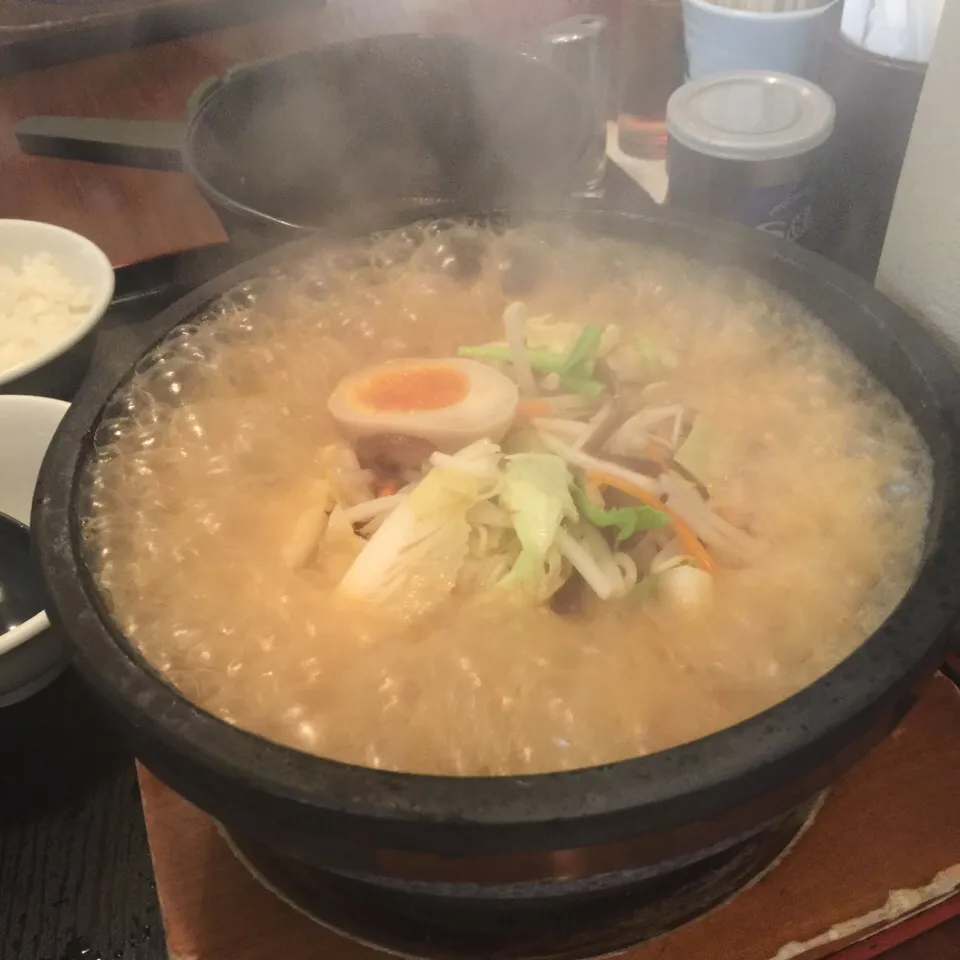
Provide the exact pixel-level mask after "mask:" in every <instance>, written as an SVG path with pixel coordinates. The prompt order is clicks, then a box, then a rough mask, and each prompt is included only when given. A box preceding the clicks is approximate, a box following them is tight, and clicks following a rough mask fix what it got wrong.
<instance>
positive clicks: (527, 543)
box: [500, 453, 577, 592]
mask: <svg viewBox="0 0 960 960" xmlns="http://www.w3.org/2000/svg"><path fill="white" fill-rule="evenodd" d="M571 482H572V480H571V476H570V469H569V468H568V467H567V464H566V463H565V462H564V461H563V460H561V459H560V457H556V456H554V455H553V454H550V453H520V454H517V455H515V456H513V457H510V458H508V459H507V462H506V464H505V466H504V470H503V481H502V486H501V489H500V504H501V506H503V507H504V508H505V509H506V510H507V512H508V513H509V514H510V517H511V520H512V521H513V529H514V530H515V531H516V534H517V539H518V540H519V541H520V556H519V557H518V558H517V561H516V563H515V564H514V566H513V568H512V569H511V571H510V572H509V573H508V574H507V575H506V577H504V579H503V580H502V581H501V583H502V584H504V585H510V584H524V585H527V586H529V587H532V588H533V589H534V591H536V592H539V589H540V586H541V582H542V581H543V579H544V578H545V576H546V561H547V553H548V551H549V550H550V549H551V547H553V543H554V540H556V537H557V533H558V531H559V530H560V526H561V524H562V523H563V521H564V520H565V519H567V518H570V519H574V518H575V517H576V513H577V511H576V508H575V507H574V505H573V500H572V499H571V498H570V486H571Z"/></svg>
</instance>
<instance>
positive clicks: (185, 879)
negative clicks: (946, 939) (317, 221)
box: [140, 676, 960, 960]
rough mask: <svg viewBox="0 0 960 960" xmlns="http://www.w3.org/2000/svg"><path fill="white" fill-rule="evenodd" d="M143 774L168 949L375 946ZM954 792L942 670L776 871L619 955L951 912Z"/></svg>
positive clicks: (838, 946)
mask: <svg viewBox="0 0 960 960" xmlns="http://www.w3.org/2000/svg"><path fill="white" fill-rule="evenodd" d="M140 784H141V792H142V796H143V806H144V814H145V817H146V823H147V832H148V835H149V838H150V846H151V851H152V856H153V861H154V868H155V871H156V877H157V890H158V894H159V897H160V905H161V909H162V911H163V916H164V922H165V926H166V932H167V942H168V947H169V950H170V955H171V957H172V958H173V960H262V958H264V957H274V956H276V957H283V958H284V960H316V958H323V960H377V958H382V956H383V955H382V954H376V953H374V952H373V951H371V950H369V949H367V948H365V947H361V946H358V945H357V944H354V943H351V942H349V941H347V940H344V939H342V938H340V937H338V936H337V935H336V934H334V933H331V932H329V931H327V930H324V929H323V928H321V927H319V926H317V925H316V924H314V923H313V922H311V921H310V920H308V919H307V918H305V917H303V916H301V915H300V914H298V913H296V912H295V911H294V910H292V909H291V908H290V907H288V906H286V905H285V904H284V903H282V902H281V901H279V900H278V899H276V898H275V897H273V896H272V895H271V894H269V893H268V892H267V891H266V890H264V889H263V888H262V887H260V886H259V885H258V883H257V882H256V881H255V880H254V879H253V878H252V877H251V876H250V875H249V874H248V873H247V872H246V870H245V869H244V868H243V867H242V866H241V865H240V863H239V862H238V861H237V860H236V859H235V858H234V857H233V855H232V854H231V852H230V850H229V849H228V847H227V846H226V844H225V843H224V841H223V840H222V839H221V837H220V835H219V834H218V833H217V830H216V828H215V827H214V825H213V823H212V822H211V821H210V819H209V818H208V817H207V816H206V815H205V814H203V813H201V812H200V811H199V810H197V809H196V808H194V807H192V806H190V805H189V804H188V803H187V802H186V801H184V800H183V799H181V798H180V797H178V796H177V795H176V794H174V793H173V792H172V791H170V790H169V789H168V788H167V787H165V786H164V785H163V784H161V783H160V782H159V781H158V780H156V779H155V778H154V777H152V776H151V775H150V774H149V773H147V772H146V771H144V770H141V771H140ZM958 798H960V691H958V690H957V688H956V687H955V686H954V685H953V684H952V683H951V682H950V681H949V680H947V679H946V678H945V677H942V676H938V677H937V678H936V679H935V680H934V682H933V683H931V684H930V686H929V687H928V689H927V691H926V693H925V694H924V696H923V698H922V700H921V701H920V703H919V704H918V706H917V707H916V708H915V709H914V710H913V712H912V713H911V714H910V716H909V717H908V718H907V720H906V721H905V722H904V723H903V725H902V726H901V727H900V728H899V729H898V730H897V731H895V733H894V734H893V735H892V736H891V737H889V738H888V739H887V740H886V741H885V742H884V743H883V744H881V746H879V747H878V748H877V749H876V750H875V751H874V752H873V753H872V754H871V755H870V756H869V757H867V758H866V759H865V760H864V761H862V762H861V763H860V764H859V765H858V766H857V767H856V768H855V769H854V770H853V771H851V772H850V773H849V774H848V775H847V776H846V777H845V778H844V779H843V780H842V781H841V782H840V783H838V784H837V785H836V786H835V787H834V788H833V790H832V791H831V793H830V795H829V797H828V798H827V801H826V803H825V804H824V806H823V808H822V810H821V811H820V814H819V816H818V817H817V819H816V821H815V823H814V824H813V826H812V827H811V828H810V829H809V830H808V831H807V833H806V834H805V835H804V836H803V837H802V838H801V839H800V841H799V842H798V843H797V845H796V847H795V848H794V850H793V851H792V852H791V853H790V854H789V856H787V857H786V859H785V860H784V861H783V863H782V864H781V865H780V866H779V867H778V868H777V869H776V870H774V871H773V872H771V873H770V874H769V875H768V876H766V877H765V878H764V879H762V880H761V881H760V882H758V883H757V884H756V885H755V886H753V887H751V888H750V889H748V890H746V891H744V892H743V893H741V894H740V895H739V896H738V897H736V898H735V899H734V900H733V901H732V902H730V903H728V904H727V905H726V906H724V907H722V908H720V909H718V910H716V911H715V912H713V913H712V914H710V915H708V916H707V917H704V918H703V919H701V920H699V921H698V922H696V923H693V924H690V925H689V926H687V927H684V928H682V929H680V930H678V931H676V932H674V933H673V934H671V935H670V936H668V937H665V938H663V939H661V940H659V941H656V942H654V943H650V944H646V945H644V946H641V947H638V948H636V949H635V950H633V951H631V952H629V953H628V954H626V955H625V958H626V960H823V958H825V957H830V956H835V955H836V954H837V953H838V951H841V950H843V949H845V948H847V949H849V950H851V951H852V952H851V953H850V954H849V956H844V957H843V960H866V958H867V957H876V956H878V955H879V954H880V953H882V952H883V951H884V950H887V949H890V948H891V947H894V946H896V945H897V944H898V943H901V942H902V941H903V940H904V939H905V938H907V937H914V936H918V935H919V934H920V933H922V932H923V931H924V930H926V929H929V928H930V927H931V926H933V925H934V924H936V923H941V922H944V921H946V920H949V919H950V918H951V917H953V916H955V915H957V914H960V893H958V891H960V802H958ZM898 929H899V931H900V932H899V933H898ZM853 945H856V946H853ZM943 956H949V954H944V955H943ZM956 956H960V945H958V951H957V954H956ZM837 960H840V958H839V957H838V958H837Z"/></svg>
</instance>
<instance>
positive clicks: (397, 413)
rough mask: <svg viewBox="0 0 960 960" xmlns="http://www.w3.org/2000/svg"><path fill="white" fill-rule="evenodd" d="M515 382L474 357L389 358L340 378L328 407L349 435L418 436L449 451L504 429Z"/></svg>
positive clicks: (512, 410)
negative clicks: (442, 358) (440, 358)
mask: <svg viewBox="0 0 960 960" xmlns="http://www.w3.org/2000/svg"><path fill="white" fill-rule="evenodd" d="M519 399H520V398H519V391H518V389H517V385H516V384H515V383H514V382H513V381H512V380H511V379H510V378H509V377H506V376H504V375H503V374H502V373H500V372H499V371H498V370H495V369H494V368H493V367H488V366H486V365H485V364H483V363H479V362H477V361H476V360H461V359H457V358H451V359H449V360H415V359H409V360H393V361H390V362H388V363H384V364H380V365H379V366H376V367H367V368H366V369H364V370H361V371H360V372H359V373H356V374H353V375H352V376H349V377H346V378H344V379H343V380H341V381H340V383H339V384H338V385H337V387H336V389H335V390H334V391H333V393H332V394H331V395H330V400H329V408H330V413H331V414H333V416H334V418H335V419H336V421H337V423H338V424H339V425H340V429H341V430H342V431H343V433H344V435H345V436H347V437H348V438H349V439H354V440H356V439H359V438H361V437H369V436H374V435H376V434H400V435H405V436H410V437H420V438H422V439H424V440H427V441H429V442H430V443H432V444H433V445H434V446H435V447H436V448H437V449H438V450H442V451H444V452H446V453H455V452H456V451H457V450H460V449H461V448H463V447H465V446H467V444H470V443H473V442H474V441H475V440H479V439H481V438H482V437H488V438H489V439H491V440H493V441H494V442H497V441H499V440H501V439H503V436H504V434H505V433H506V432H507V430H509V429H510V425H511V424H512V423H513V420H514V417H515V416H516V412H517V403H518V402H519Z"/></svg>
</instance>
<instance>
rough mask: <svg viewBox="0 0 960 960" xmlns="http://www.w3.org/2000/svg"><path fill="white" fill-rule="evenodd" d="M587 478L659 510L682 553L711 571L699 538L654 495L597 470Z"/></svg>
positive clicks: (709, 562)
mask: <svg viewBox="0 0 960 960" xmlns="http://www.w3.org/2000/svg"><path fill="white" fill-rule="evenodd" d="M587 476H588V478H589V479H590V480H591V481H592V482H593V483H596V484H603V485H605V486H608V487H613V488H614V489H616V490H619V491H620V492H621V493H625V494H627V496H630V497H633V498H634V499H636V500H639V501H640V502H641V503H643V504H645V505H646V506H648V507H653V508H654V509H655V510H660V511H661V512H662V513H665V514H666V515H667V516H668V517H669V518H670V523H671V525H672V526H673V529H674V530H675V531H676V533H677V538H678V539H679V540H680V545H681V547H682V548H683V552H684V553H685V554H686V555H687V556H689V557H691V558H692V559H693V560H694V561H695V562H696V564H697V566H698V567H700V569H701V570H706V571H707V572H708V573H710V572H711V571H712V570H713V558H712V557H711V556H710V554H709V553H707V550H706V547H704V545H703V544H702V543H701V542H700V538H699V537H698V536H697V535H696V534H695V533H694V532H693V531H692V530H691V529H690V527H689V526H688V525H687V524H686V522H685V521H684V520H682V519H681V518H680V517H678V516H677V515H676V513H674V512H673V510H671V509H670V507H669V506H668V505H667V504H666V503H664V502H663V501H662V500H661V499H660V498H659V497H658V496H657V495H656V494H653V493H650V492H649V491H647V490H644V489H643V488H642V487H637V486H634V485H633V484H632V483H628V482H627V481H626V480H621V479H620V478H619V477H614V476H611V475H610V474H609V473H603V472H602V471H599V470H591V471H590V472H589V473H588V474H587Z"/></svg>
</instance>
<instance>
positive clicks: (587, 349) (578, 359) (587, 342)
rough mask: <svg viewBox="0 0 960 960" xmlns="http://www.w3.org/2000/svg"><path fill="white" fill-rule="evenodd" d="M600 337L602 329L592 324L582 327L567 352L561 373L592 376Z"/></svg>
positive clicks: (601, 337) (601, 336)
mask: <svg viewBox="0 0 960 960" xmlns="http://www.w3.org/2000/svg"><path fill="white" fill-rule="evenodd" d="M602 339H603V330H601V329H600V327H596V326H592V325H591V326H587V327H584V328H583V331H582V333H581V334H580V336H579V337H578V338H577V342H576V343H575V344H574V345H573V348H572V349H571V350H570V352H569V353H568V354H567V360H566V363H564V365H563V370H561V375H562V374H572V375H573V376H577V377H592V376H593V370H594V367H595V366H596V363H597V351H598V350H599V349H600V341H601V340H602Z"/></svg>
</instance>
